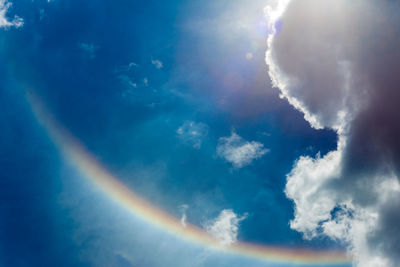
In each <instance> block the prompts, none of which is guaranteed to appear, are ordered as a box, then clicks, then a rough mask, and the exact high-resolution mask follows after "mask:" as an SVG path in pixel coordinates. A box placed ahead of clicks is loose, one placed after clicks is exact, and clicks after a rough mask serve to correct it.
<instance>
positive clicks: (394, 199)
mask: <svg viewBox="0 0 400 267" xmlns="http://www.w3.org/2000/svg"><path fill="white" fill-rule="evenodd" d="M271 3H273V4H274V5H272V6H271V7H270V8H269V9H268V12H267V15H271V14H272V15H271V16H272V18H273V19H272V20H271V23H272V25H275V23H276V21H278V20H279V19H280V18H279V17H280V16H282V21H283V28H282V31H281V32H280V33H279V34H271V35H270V36H269V38H268V51H267V53H266V62H267V64H268V66H269V75H270V77H271V80H272V83H273V85H274V86H276V87H278V88H279V90H280V92H281V96H282V97H283V98H286V99H287V100H288V102H289V103H291V104H292V105H293V106H294V107H295V108H297V109H298V110H300V111H301V112H303V113H304V117H305V119H306V120H307V121H308V122H309V123H310V124H311V126H312V127H314V128H331V129H334V130H335V131H336V132H337V134H338V140H339V141H338V148H337V149H336V150H335V151H331V152H329V153H328V154H327V155H325V156H323V157H320V156H317V157H315V158H312V157H301V158H299V159H298V160H297V162H296V163H295V165H294V167H293V169H292V171H291V172H290V173H289V174H288V175H287V185H286V189H285V193H286V195H287V197H288V198H290V199H291V200H293V202H294V204H295V214H294V215H295V216H294V219H293V220H292V221H291V223H290V225H291V227H292V229H295V230H297V231H299V232H302V233H303V234H304V237H305V238H314V237H316V236H318V235H321V234H322V235H326V236H328V237H330V238H332V239H333V240H339V241H340V242H343V243H344V244H346V245H347V247H348V250H349V252H351V253H352V254H353V255H354V263H355V265H356V266H359V267H388V266H391V267H395V266H398V262H400V247H399V246H398V244H399V243H400V225H399V220H400V215H397V214H399V213H398V211H399V210H400V189H399V188H400V184H399V177H400V173H399V170H400V142H399V139H398V136H400V125H399V120H398V117H397V114H398V113H399V112H400V109H399V105H398V99H400V93H399V91H398V85H399V84H400V79H399V78H398V75H397V74H396V73H395V71H394V70H397V69H399V68H400V54H398V53H395V54H394V53H393V51H394V50H393V49H395V47H398V43H399V42H400V17H399V16H398V14H399V11H400V3H398V2H396V1H378V2H376V1H373V0H365V1H350V2H349V1H347V0H326V1H319V0H291V1H290V0H282V1H279V0H276V1H271ZM277 7H278V8H277ZM276 8H277V9H276ZM275 33H276V32H275ZM366 59H367V60H366ZM383 129H384V130H383Z"/></svg>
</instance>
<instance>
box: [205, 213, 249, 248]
mask: <svg viewBox="0 0 400 267" xmlns="http://www.w3.org/2000/svg"><path fill="white" fill-rule="evenodd" d="M246 217H247V216H246V215H244V216H242V217H239V216H238V215H237V214H235V213H234V212H233V211H232V210H229V209H226V210H222V211H221V213H220V214H219V216H218V217H217V218H215V219H213V220H210V221H208V222H207V223H206V224H205V225H204V228H205V230H206V231H207V232H208V233H210V234H211V235H212V236H214V237H215V238H216V239H217V240H218V241H219V242H220V244H221V245H223V246H229V245H231V244H233V243H235V242H237V236H238V232H239V225H240V222H241V221H243V220H245V219H246Z"/></svg>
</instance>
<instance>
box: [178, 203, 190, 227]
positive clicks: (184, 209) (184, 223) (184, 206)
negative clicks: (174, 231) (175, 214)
mask: <svg viewBox="0 0 400 267" xmlns="http://www.w3.org/2000/svg"><path fill="white" fill-rule="evenodd" d="M188 208H189V206H188V205H186V204H183V205H181V206H180V207H179V209H180V211H181V213H182V216H181V225H182V226H183V227H186V225H187V224H186V220H187V215H186V211H187V209H188Z"/></svg>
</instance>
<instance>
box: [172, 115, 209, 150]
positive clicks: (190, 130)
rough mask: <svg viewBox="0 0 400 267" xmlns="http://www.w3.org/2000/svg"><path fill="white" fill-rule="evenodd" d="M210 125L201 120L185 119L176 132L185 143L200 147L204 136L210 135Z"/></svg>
mask: <svg viewBox="0 0 400 267" xmlns="http://www.w3.org/2000/svg"><path fill="white" fill-rule="evenodd" d="M208 129H209V127H208V125H207V124H204V123H201V122H194V121H185V122H184V123H183V125H182V126H181V127H179V128H178V130H177V131H176V133H177V134H178V136H179V138H180V139H182V140H183V141H184V142H185V143H187V144H190V145H192V146H193V147H194V148H196V149H199V148H200V147H201V144H202V142H203V140H204V138H205V137H206V136H207V135H208Z"/></svg>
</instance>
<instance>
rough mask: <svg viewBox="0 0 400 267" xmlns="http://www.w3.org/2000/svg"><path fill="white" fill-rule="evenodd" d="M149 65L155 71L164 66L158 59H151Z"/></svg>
mask: <svg viewBox="0 0 400 267" xmlns="http://www.w3.org/2000/svg"><path fill="white" fill-rule="evenodd" d="M151 64H153V65H154V66H155V67H156V68H157V69H161V68H162V67H163V66H164V65H163V63H162V62H161V61H160V60H158V59H152V60H151Z"/></svg>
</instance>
